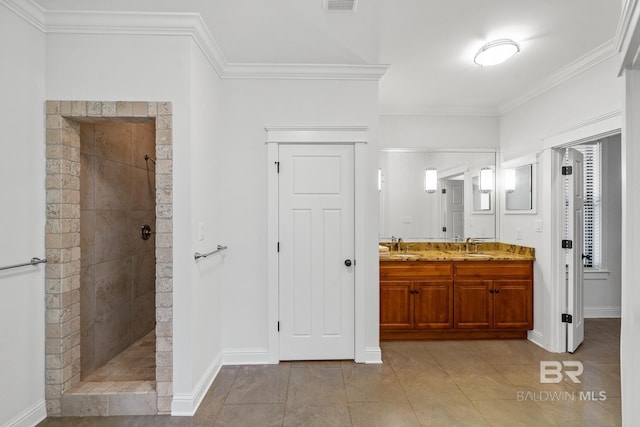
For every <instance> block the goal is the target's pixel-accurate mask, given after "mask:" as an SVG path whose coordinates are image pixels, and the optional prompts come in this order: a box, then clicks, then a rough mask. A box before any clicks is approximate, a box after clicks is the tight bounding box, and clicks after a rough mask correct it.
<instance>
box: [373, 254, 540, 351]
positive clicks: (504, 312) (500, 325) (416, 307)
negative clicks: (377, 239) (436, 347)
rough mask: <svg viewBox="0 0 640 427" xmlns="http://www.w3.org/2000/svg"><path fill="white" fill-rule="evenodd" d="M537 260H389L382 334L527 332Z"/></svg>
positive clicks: (384, 270)
mask: <svg viewBox="0 0 640 427" xmlns="http://www.w3.org/2000/svg"><path fill="white" fill-rule="evenodd" d="M532 328H533V262H532V261H463V262H455V261H453V262H443V261H437V262H435V261H434V262H401V261H399V262H385V263H382V264H381V266H380V338H381V339H473V338H525V337H526V331H527V330H529V329H532Z"/></svg>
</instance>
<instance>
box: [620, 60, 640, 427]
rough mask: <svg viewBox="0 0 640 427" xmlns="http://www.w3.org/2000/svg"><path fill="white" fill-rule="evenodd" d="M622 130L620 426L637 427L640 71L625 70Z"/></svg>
mask: <svg viewBox="0 0 640 427" xmlns="http://www.w3.org/2000/svg"><path fill="white" fill-rule="evenodd" d="M624 79H625V87H626V93H625V107H624V110H625V111H624V118H625V123H624V130H623V134H622V159H623V161H622V231H623V233H622V253H623V254H624V257H623V258H622V325H621V330H620V383H621V388H622V422H623V424H624V425H625V426H633V425H637V424H638V420H639V419H640V416H639V415H638V408H637V405H638V402H639V401H640V359H639V358H638V352H640V290H639V289H638V277H639V276H640V265H639V264H638V261H637V260H638V259H640V248H639V247H638V242H639V241H640V223H639V222H638V212H640V170H639V169H638V164H640V121H638V120H637V119H636V118H637V117H638V114H639V112H640V70H631V69H626V70H625V74H624Z"/></svg>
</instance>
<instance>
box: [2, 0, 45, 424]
mask: <svg viewBox="0 0 640 427" xmlns="http://www.w3.org/2000/svg"><path fill="white" fill-rule="evenodd" d="M44 48H45V40H44V34H43V33H42V32H41V31H40V30H38V29H36V28H35V27H32V26H31V25H29V24H27V23H26V22H25V21H24V20H22V19H21V18H19V17H18V16H17V15H15V14H14V13H13V12H11V11H10V10H9V9H8V8H7V7H5V4H4V3H3V2H0V52H2V64H3V65H2V66H0V92H1V93H2V96H0V128H1V129H2V130H3V132H2V141H1V142H0V144H1V145H2V155H1V156H0V196H1V197H2V212H1V213H0V236H2V242H3V243H2V244H1V245H0V266H6V265H11V264H18V263H24V262H27V261H29V260H30V259H31V258H32V257H39V258H44V257H45V248H44V228H45V211H46V208H45V185H44V181H45V143H44ZM44 271H45V267H44V265H40V266H39V267H37V268H36V267H31V266H27V267H22V268H18V269H13V270H5V271H0V294H1V295H2V310H0V348H2V350H1V351H0V378H2V380H1V381H0V396H3V397H2V399H1V400H0V425H8V424H13V423H19V424H18V425H25V426H27V425H33V424H35V423H37V422H38V421H39V420H40V419H42V417H44V416H45V415H46V408H45V406H44V405H45V403H44V382H45V378H44V376H45V375H44V340H45V333H44V324H45V318H44V312H45V308H44V307H45V300H44Z"/></svg>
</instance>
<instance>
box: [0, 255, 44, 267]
mask: <svg viewBox="0 0 640 427" xmlns="http://www.w3.org/2000/svg"><path fill="white" fill-rule="evenodd" d="M46 262H47V260H46V259H40V258H36V257H33V258H31V261H29V262H25V263H24V264H14V265H8V266H6V267H0V270H8V269H10V268H18V267H24V266H26V265H37V264H44V263H46Z"/></svg>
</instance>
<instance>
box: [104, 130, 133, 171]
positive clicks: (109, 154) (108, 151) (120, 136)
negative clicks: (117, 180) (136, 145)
mask: <svg viewBox="0 0 640 427" xmlns="http://www.w3.org/2000/svg"><path fill="white" fill-rule="evenodd" d="M132 126H133V125H132V124H130V123H98V124H96V125H95V145H96V147H95V149H96V155H97V156H98V157H100V158H103V159H107V160H113V161H114V162H118V163H124V164H127V165H130V164H131V156H132V144H131V136H132Z"/></svg>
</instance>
